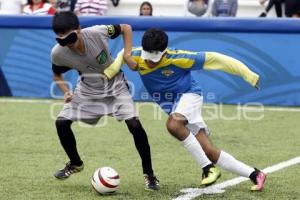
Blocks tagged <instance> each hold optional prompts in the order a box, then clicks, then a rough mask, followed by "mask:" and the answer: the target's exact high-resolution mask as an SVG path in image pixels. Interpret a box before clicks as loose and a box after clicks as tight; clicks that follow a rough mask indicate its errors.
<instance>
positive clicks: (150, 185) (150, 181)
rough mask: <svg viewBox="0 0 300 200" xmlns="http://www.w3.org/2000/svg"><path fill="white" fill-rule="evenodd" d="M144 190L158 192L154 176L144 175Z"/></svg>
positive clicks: (157, 183)
mask: <svg viewBox="0 0 300 200" xmlns="http://www.w3.org/2000/svg"><path fill="white" fill-rule="evenodd" d="M144 180H145V190H158V189H159V188H160V187H159V180H158V179H157V178H156V176H154V175H148V174H144Z"/></svg>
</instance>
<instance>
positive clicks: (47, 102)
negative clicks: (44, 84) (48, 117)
mask: <svg viewBox="0 0 300 200" xmlns="http://www.w3.org/2000/svg"><path fill="white" fill-rule="evenodd" d="M0 102H3V103H41V104H49V103H55V102H56V100H46V99H45V100H43V99H7V98H0Z"/></svg>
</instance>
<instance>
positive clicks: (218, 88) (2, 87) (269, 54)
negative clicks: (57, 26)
mask: <svg viewBox="0 0 300 200" xmlns="http://www.w3.org/2000/svg"><path fill="white" fill-rule="evenodd" d="M80 20H81V24H82V25H83V27H85V26H90V25H93V24H115V23H128V24H131V25H132V26H133V29H134V41H133V43H134V46H139V44H140V39H141V36H142V34H143V31H144V30H145V29H147V28H148V27H160V28H163V29H164V30H166V31H167V32H168V34H169V39H170V42H169V44H170V45H169V46H170V47H173V48H178V49H186V50H195V51H217V52H221V53H224V54H227V55H230V56H233V57H235V58H237V59H239V60H241V61H243V62H244V63H246V64H247V65H248V66H249V67H250V68H251V69H252V70H254V71H256V72H257V73H259V74H260V75H261V90H260V91H256V90H254V89H253V88H252V87H250V86H249V85H247V84H246V83H245V82H244V81H243V80H242V79H241V78H239V77H236V76H232V75H228V74H225V73H223V72H211V71H210V72H207V71H196V72H193V73H194V77H195V79H197V80H198V81H199V82H200V83H201V85H202V87H203V92H204V98H205V99H206V101H208V102H223V103H234V104H235V103H247V102H261V103H264V104H270V105H288V106H292V105H300V66H299V61H298V57H299V48H300V36H299V34H300V21H299V20H290V19H282V20H270V19H232V18H229V19H213V20H212V19H199V18H158V17H149V18H147V17H146V18H139V17H131V18H129V17H125V18H124V17H122V18H117V17H114V18H112V17H102V18H87V17H86V18H81V19H80ZM0 44H1V45H0V67H1V68H0V95H2V96H5V95H6V96H9V95H13V96H21V97H38V98H49V97H51V91H52V92H53V93H54V95H59V93H58V90H57V88H56V87H53V88H52V87H51V85H52V84H51V83H52V71H51V63H50V58H49V55H50V51H51V48H52V46H53V45H54V44H55V40H54V34H53V33H52V31H51V17H27V16H25V17H24V16H23V17H0ZM110 48H111V52H112V55H114V56H115V55H116V53H117V52H118V51H119V50H120V49H121V48H122V40H121V39H120V38H118V39H116V40H111V41H110ZM123 69H124V71H125V74H126V75H127V78H128V79H129V80H130V81H132V82H133V83H134V99H135V100H143V101H145V100H149V97H148V95H147V93H146V91H145V89H144V87H143V85H142V83H141V81H140V79H139V77H138V75H137V74H136V73H135V72H131V71H130V70H128V69H127V68H126V67H125V66H124V67H123ZM66 79H68V80H70V82H71V83H72V84H73V85H75V84H76V80H77V73H76V72H69V73H67V75H66ZM52 96H53V95H52Z"/></svg>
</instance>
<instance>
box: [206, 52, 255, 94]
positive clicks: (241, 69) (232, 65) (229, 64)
mask: <svg viewBox="0 0 300 200" xmlns="http://www.w3.org/2000/svg"><path fill="white" fill-rule="evenodd" d="M203 69H206V70H221V71H224V72H227V73H230V74H234V75H238V76H241V77H242V78H243V79H244V80H245V81H246V82H248V83H249V84H250V85H252V86H253V87H255V88H257V89H259V86H258V83H259V75H258V74H256V73H255V72H253V71H251V70H250V69H249V68H248V67H247V66H246V65H245V64H244V63H242V62H241V61H239V60H237V59H234V58H232V57H230V56H226V55H223V54H220V53H216V52H206V53H205V63H204V65H203Z"/></svg>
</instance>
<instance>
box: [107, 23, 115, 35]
mask: <svg viewBox="0 0 300 200" xmlns="http://www.w3.org/2000/svg"><path fill="white" fill-rule="evenodd" d="M107 33H108V36H109V37H111V36H113V35H114V34H115V27H114V26H113V25H108V26H107Z"/></svg>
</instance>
